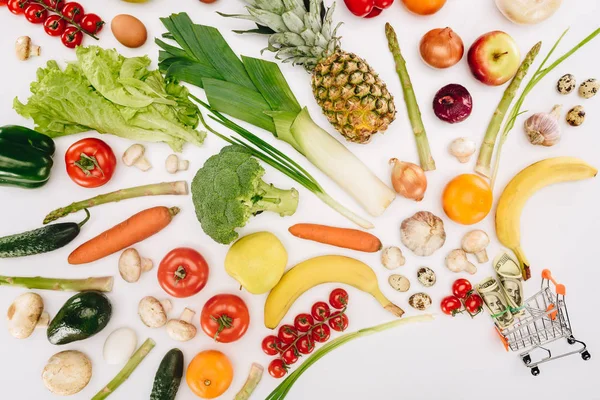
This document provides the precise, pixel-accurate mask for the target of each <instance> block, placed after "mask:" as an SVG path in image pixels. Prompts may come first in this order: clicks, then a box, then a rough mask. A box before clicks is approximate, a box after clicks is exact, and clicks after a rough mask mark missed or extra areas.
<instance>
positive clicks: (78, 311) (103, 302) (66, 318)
mask: <svg viewBox="0 0 600 400" xmlns="http://www.w3.org/2000/svg"><path fill="white" fill-rule="evenodd" d="M111 315H112V306H111V304H110V301H109V300H108V298H107V297H106V296H105V295H104V294H102V293H100V292H81V293H78V294H76V295H75V296H73V297H71V298H70V299H69V300H67V301H66V303H65V304H64V305H63V306H62V307H61V309H60V310H59V311H58V313H57V314H56V316H55V317H54V319H53V320H52V322H50V325H48V330H47V332H46V334H47V336H48V341H50V343H52V344H67V343H71V342H75V341H78V340H84V339H87V338H89V337H91V336H94V335H95V334H97V333H98V332H100V331H101V330H102V329H104V328H105V327H106V325H107V324H108V321H110V317H111Z"/></svg>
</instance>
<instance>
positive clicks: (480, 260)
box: [475, 250, 489, 264]
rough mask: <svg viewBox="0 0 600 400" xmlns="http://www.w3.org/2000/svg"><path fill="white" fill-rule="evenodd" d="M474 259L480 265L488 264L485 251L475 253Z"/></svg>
mask: <svg viewBox="0 0 600 400" xmlns="http://www.w3.org/2000/svg"><path fill="white" fill-rule="evenodd" d="M475 257H476V258H477V262H478V263H480V264H482V263H486V262H488V260H489V258H488V255H487V251H485V250H481V251H478V252H477V253H475Z"/></svg>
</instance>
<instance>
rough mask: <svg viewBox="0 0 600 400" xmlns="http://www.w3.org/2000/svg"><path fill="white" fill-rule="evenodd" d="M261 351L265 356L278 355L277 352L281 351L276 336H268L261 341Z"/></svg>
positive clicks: (279, 342)
mask: <svg viewBox="0 0 600 400" xmlns="http://www.w3.org/2000/svg"><path fill="white" fill-rule="evenodd" d="M262 349H263V351H264V352H265V354H267V355H269V356H274V355H275V354H279V350H280V349H281V341H280V340H279V338H278V337H277V336H275V335H269V336H267V337H266V338H264V339H263V341H262Z"/></svg>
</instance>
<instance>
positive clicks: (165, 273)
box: [158, 247, 209, 298]
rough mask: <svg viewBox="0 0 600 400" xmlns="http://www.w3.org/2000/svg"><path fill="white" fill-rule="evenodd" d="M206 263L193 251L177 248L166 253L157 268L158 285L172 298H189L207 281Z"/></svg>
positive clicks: (187, 248)
mask: <svg viewBox="0 0 600 400" xmlns="http://www.w3.org/2000/svg"><path fill="white" fill-rule="evenodd" d="M208 275H209V269H208V263H207V262H206V260H205V259H204V257H202V254H200V253H198V252H197V251H196V250H194V249H190V248H189V247H179V248H177V249H173V250H171V251H170V252H168V253H167V255H166V256H165V258H163V259H162V261H161V262H160V266H159V267H158V283H159V284H160V287H162V288H163V290H164V291H165V292H167V293H168V294H170V295H171V296H173V297H179V298H182V297H190V296H193V295H195V294H196V293H198V292H199V291H201V290H202V289H203V288H204V286H206V282H207V281H208Z"/></svg>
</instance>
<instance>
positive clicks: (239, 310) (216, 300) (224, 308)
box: [200, 294, 250, 343]
mask: <svg viewBox="0 0 600 400" xmlns="http://www.w3.org/2000/svg"><path fill="white" fill-rule="evenodd" d="M249 324H250V314H249V313H248V307H247V306H246V303H244V300H242V299H240V298H239V297H238V296H236V295H234V294H218V295H216V296H213V297H212V298H211V299H210V300H208V301H207V302H206V304H205V305H204V308H202V314H201V315H200V325H202V330H203V331H204V332H205V333H206V334H207V335H208V336H210V337H212V338H213V339H215V340H216V341H217V342H220V343H231V342H235V341H236V340H238V339H239V338H241V337H242V336H244V334H245V333H246V331H247V330H248V325H249Z"/></svg>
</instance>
